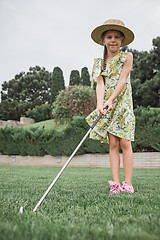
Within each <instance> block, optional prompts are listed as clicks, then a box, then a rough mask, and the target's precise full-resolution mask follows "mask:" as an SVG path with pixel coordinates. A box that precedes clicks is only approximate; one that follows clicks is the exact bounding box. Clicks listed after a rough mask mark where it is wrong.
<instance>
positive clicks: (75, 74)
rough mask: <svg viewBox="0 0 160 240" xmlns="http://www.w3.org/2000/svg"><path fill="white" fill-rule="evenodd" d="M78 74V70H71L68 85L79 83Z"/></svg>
mask: <svg viewBox="0 0 160 240" xmlns="http://www.w3.org/2000/svg"><path fill="white" fill-rule="evenodd" d="M79 83H80V74H79V71H78V70H72V71H71V74H70V80H69V86H73V85H79Z"/></svg>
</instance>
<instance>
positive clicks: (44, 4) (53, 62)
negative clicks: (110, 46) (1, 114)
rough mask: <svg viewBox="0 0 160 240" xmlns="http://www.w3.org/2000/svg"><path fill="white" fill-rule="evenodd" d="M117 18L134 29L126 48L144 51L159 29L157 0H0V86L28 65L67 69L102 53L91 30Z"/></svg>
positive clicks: (85, 64) (66, 71)
mask: <svg viewBox="0 0 160 240" xmlns="http://www.w3.org/2000/svg"><path fill="white" fill-rule="evenodd" d="M111 18H112V19H113V18H116V19H121V20H122V21H123V22H124V23H125V25H126V26H127V27H128V28H130V29H131V30H132V31H133V32H134V33H135V36H136V38H135V41H134V42H133V43H132V44H130V45H129V47H130V48H132V49H137V50H139V51H142V50H143V51H145V50H146V51H149V50H150V49H151V48H152V39H153V38H156V37H157V36H159V35H160V26H159V25H160V1H159V0H132V1H130V0H113V1H111V0H0V33H1V34H0V89H1V84H2V83H3V82H4V81H9V80H11V79H12V78H14V76H15V75H16V74H18V73H20V72H22V71H24V72H27V71H28V70H29V67H31V66H32V67H34V66H35V65H38V66H40V67H45V68H46V70H48V71H50V72H51V71H53V68H54V67H56V66H59V67H60V68H61V69H62V71H63V74H64V78H65V85H66V86H67V85H68V83H69V76H70V72H71V70H75V69H77V70H79V71H81V68H83V67H88V69H89V71H90V72H91V69H92V65H93V60H94V58H97V57H102V52H103V47H101V46H100V45H98V44H96V43H94V42H93V41H92V40H91V37H90V34H91V31H92V30H93V29H94V28H95V27H97V26H99V25H101V24H103V23H104V22H105V21H106V20H107V19H111Z"/></svg>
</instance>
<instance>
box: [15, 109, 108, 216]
mask: <svg viewBox="0 0 160 240" xmlns="http://www.w3.org/2000/svg"><path fill="white" fill-rule="evenodd" d="M107 108H108V106H106V107H105V108H104V109H106V110H107ZM102 116H103V114H102V113H100V114H99V116H98V117H97V118H96V120H95V121H94V122H93V124H92V125H91V127H90V129H89V130H88V132H87V133H86V135H85V136H84V137H83V139H82V140H81V142H80V143H79V144H78V146H77V147H76V149H75V150H74V152H73V153H72V155H71V156H70V158H69V159H68V160H67V162H66V163H65V165H64V166H63V167H62V169H61V170H60V172H59V173H58V174H57V176H56V177H55V179H54V180H53V182H52V183H51V185H50V186H49V187H48V189H47V191H46V192H45V193H44V195H43V196H42V197H41V199H40V200H39V202H38V203H37V205H36V206H35V208H34V209H33V212H35V211H36V210H37V208H38V207H39V205H40V204H41V203H42V201H43V200H44V198H45V197H46V196H47V194H48V193H49V191H50V190H51V188H52V187H53V186H54V184H55V183H56V182H57V180H58V178H59V177H60V176H61V174H62V173H63V171H64V170H65V168H66V167H67V166H68V164H69V163H70V161H71V159H72V158H73V156H74V155H75V153H76V152H77V151H78V149H79V148H80V146H81V145H82V143H83V142H84V140H85V139H86V138H87V136H88V135H89V133H90V132H91V131H92V130H93V128H94V127H95V126H96V124H97V123H98V122H99V120H100V119H101V118H102ZM19 213H20V214H22V213H23V207H20V210H19Z"/></svg>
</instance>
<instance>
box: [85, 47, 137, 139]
mask: <svg viewBox="0 0 160 240" xmlns="http://www.w3.org/2000/svg"><path fill="white" fill-rule="evenodd" d="M125 62H126V55H125V54H124V52H122V51H121V52H119V53H118V54H117V55H116V56H114V57H113V58H112V60H111V61H110V62H109V63H108V64H107V66H106V69H105V71H104V72H102V59H101V58H97V59H95V62H94V66H93V70H92V86H93V82H94V81H95V80H96V78H97V77H98V76H99V75H104V76H105V94H104V103H105V102H106V101H107V100H108V99H109V98H110V96H111V95H112V93H113V92H114V90H115V88H116V86H117V82H118V80H119V77H120V73H121V70H122V67H123V65H124V64H125ZM97 116H98V115H97V109H95V110H94V111H93V112H91V113H90V114H89V115H88V116H87V117H86V121H87V123H88V124H89V125H92V123H93V122H94V121H95V119H96V118H97ZM134 131H135V116H134V113H133V102H132V88H131V83H130V76H128V78H127V80H126V83H125V86H124V88H123V90H122V92H121V93H120V94H119V95H118V97H117V98H116V99H115V100H114V101H113V105H112V110H111V111H109V112H107V113H106V115H105V116H104V117H103V118H101V119H100V121H99V122H98V123H97V125H96V126H95V127H94V129H93V130H92V131H91V132H90V138H92V139H94V140H99V141H100V142H102V143H109V139H108V135H107V132H109V133H111V134H113V135H115V136H117V137H119V138H124V139H127V140H130V141H134Z"/></svg>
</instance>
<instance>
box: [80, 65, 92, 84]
mask: <svg viewBox="0 0 160 240" xmlns="http://www.w3.org/2000/svg"><path fill="white" fill-rule="evenodd" d="M80 83H81V84H82V85H84V86H90V85H91V82H90V75H89V72H88V68H87V67H84V68H82V70H81V79H80Z"/></svg>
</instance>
